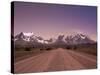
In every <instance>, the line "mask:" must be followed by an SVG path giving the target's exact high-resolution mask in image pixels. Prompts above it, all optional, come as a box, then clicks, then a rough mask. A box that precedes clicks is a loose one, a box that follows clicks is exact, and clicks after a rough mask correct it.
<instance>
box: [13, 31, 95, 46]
mask: <svg viewBox="0 0 100 75" xmlns="http://www.w3.org/2000/svg"><path fill="white" fill-rule="evenodd" d="M14 42H15V45H18V46H20V45H21V46H26V45H37V46H38V45H77V44H88V43H89V44H92V43H95V41H94V40H91V39H90V37H89V36H87V35H84V34H72V35H67V36H65V35H59V36H58V37H57V38H56V39H54V38H50V39H48V40H45V39H44V38H42V37H41V36H36V35H34V33H33V32H31V33H24V32H21V33H19V34H17V35H16V36H15V37H14Z"/></svg>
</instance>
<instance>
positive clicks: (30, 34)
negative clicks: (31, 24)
mask: <svg viewBox="0 0 100 75" xmlns="http://www.w3.org/2000/svg"><path fill="white" fill-rule="evenodd" d="M23 34H24V35H25V36H32V35H33V32H31V33H26V32H24V33H23Z"/></svg>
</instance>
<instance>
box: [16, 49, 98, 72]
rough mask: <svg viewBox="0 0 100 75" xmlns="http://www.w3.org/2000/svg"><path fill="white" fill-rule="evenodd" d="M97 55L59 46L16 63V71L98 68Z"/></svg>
mask: <svg viewBox="0 0 100 75" xmlns="http://www.w3.org/2000/svg"><path fill="white" fill-rule="evenodd" d="M96 65H97V60H96V56H93V55H89V54H85V53H82V52H75V51H72V50H64V49H62V48H58V49H55V50H51V51H47V52H44V53H41V54H39V55H36V56H33V57H30V58H27V59H24V60H21V61H18V62H16V63H14V66H15V68H14V72H15V73H29V72H48V71H63V70H64V71H65V70H80V69H91V68H96Z"/></svg>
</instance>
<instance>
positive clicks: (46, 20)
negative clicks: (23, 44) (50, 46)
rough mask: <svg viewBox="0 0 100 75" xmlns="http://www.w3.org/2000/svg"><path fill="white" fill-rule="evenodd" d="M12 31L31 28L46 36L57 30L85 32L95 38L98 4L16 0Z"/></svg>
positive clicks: (37, 33) (30, 29)
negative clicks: (65, 3)
mask: <svg viewBox="0 0 100 75" xmlns="http://www.w3.org/2000/svg"><path fill="white" fill-rule="evenodd" d="M14 8H15V9H14V34H15V35H16V34H18V33H20V32H33V33H34V34H35V35H40V36H42V37H43V38H45V39H49V38H50V37H57V36H58V35H59V34H65V35H67V34H72V33H84V34H86V35H89V36H90V37H91V38H92V39H93V40H97V8H96V7H95V6H76V5H75V6H74V5H60V4H56V5H54V4H41V3H27V2H15V7H14Z"/></svg>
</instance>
